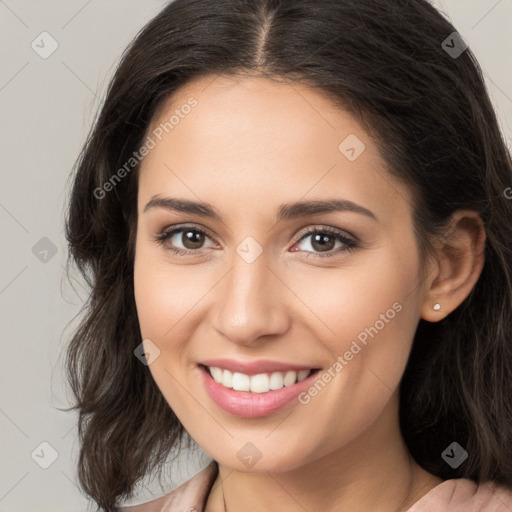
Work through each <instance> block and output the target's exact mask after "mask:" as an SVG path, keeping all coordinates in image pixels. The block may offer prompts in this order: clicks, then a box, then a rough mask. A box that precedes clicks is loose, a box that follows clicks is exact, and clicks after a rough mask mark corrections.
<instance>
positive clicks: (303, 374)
mask: <svg viewBox="0 0 512 512" xmlns="http://www.w3.org/2000/svg"><path fill="white" fill-rule="evenodd" d="M201 366H202V367H203V368H204V369H205V371H207V372H208V373H209V374H210V376H211V377H212V379H213V380H214V381H215V382H217V383H218V384H220V385H222V386H224V387H225V388H227V389H233V390H234V391H244V392H250V393H268V392H269V391H278V390H279V389H282V388H284V387H289V386H293V385H294V384H297V383H298V382H302V381H303V380H305V379H307V378H308V377H309V376H310V375H311V374H312V373H314V372H317V371H318V370H319V369H318V368H311V369H309V370H299V371H295V370H288V371H277V372H266V373H258V374H255V375H249V374H246V373H242V372H232V371H230V370H227V369H225V368H219V367H218V366H206V365H201Z"/></svg>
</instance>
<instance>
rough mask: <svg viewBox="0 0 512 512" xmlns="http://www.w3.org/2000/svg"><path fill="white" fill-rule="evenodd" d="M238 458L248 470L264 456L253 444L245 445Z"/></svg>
mask: <svg viewBox="0 0 512 512" xmlns="http://www.w3.org/2000/svg"><path fill="white" fill-rule="evenodd" d="M236 456H237V457H238V458H239V459H240V460H241V461H242V463H243V464H245V465H246V466H247V467H248V468H252V467H253V466H254V464H256V462H258V461H259V460H260V459H261V457H262V456H263V454H262V453H261V452H260V451H259V450H258V448H257V447H256V446H255V445H254V444H253V443H250V442H249V443H245V444H244V445H243V446H242V448H240V450H238V453H237V454H236Z"/></svg>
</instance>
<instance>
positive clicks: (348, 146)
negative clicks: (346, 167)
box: [338, 133, 366, 162]
mask: <svg viewBox="0 0 512 512" xmlns="http://www.w3.org/2000/svg"><path fill="white" fill-rule="evenodd" d="M338 149H339V151H340V153H341V154H342V155H343V156H344V157H346V158H347V160H350V161H351V162H353V161H354V160H356V158H359V157H360V156H361V153H363V151H364V150H365V149H366V146H365V145H364V143H363V141H362V140H361V139H360V138H359V137H358V136H357V135H355V134H353V133H351V134H350V135H349V136H348V137H346V138H345V139H344V140H343V141H342V142H341V144H340V145H339V146H338Z"/></svg>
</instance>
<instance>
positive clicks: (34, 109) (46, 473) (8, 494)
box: [0, 0, 512, 512]
mask: <svg viewBox="0 0 512 512" xmlns="http://www.w3.org/2000/svg"><path fill="white" fill-rule="evenodd" d="M211 1H214V0H211ZM312 1H313V0H312ZM165 3H166V2H165V1H163V0H160V1H157V0H151V1H145V2H142V0H139V1H135V0H122V1H121V0H108V1H105V0H101V1H100V0H89V1H86V0H84V1H77V0H76V1H75V0H73V1H70V0H67V1H64V0H61V1H56V0H54V1H49V0H46V1H44V2H43V1H40V2H38V1H35V0H33V1H24V0H5V1H4V0H0V38H1V45H0V51H1V63H2V65H1V68H0V111H1V119H2V133H1V137H0V150H1V151H0V154H1V155H2V158H1V162H0V165H1V168H2V173H1V179H2V187H1V194H0V225H1V229H2V242H3V243H2V265H1V268H0V303H1V311H2V316H1V319H2V323H1V335H2V343H3V351H4V352H3V353H4V354H6V357H5V358H3V359H1V361H0V367H1V373H0V375H1V376H0V379H1V382H0V433H1V444H0V461H1V462H0V512H31V511H36V510H37V511H38V512H58V511H67V512H74V511H85V510H86V509H87V500H86V499H85V498H84V497H83V496H82V495H81V494H80V492H79V491H78V488H77V486H76V483H75V481H76V474H75V465H76V456H77V452H78V443H77V437H76V428H75V423H76V416H75V413H73V412H68V413H66V412H62V411H59V410H58V409H57V407H61V408H63V407H67V406H69V404H70V401H69V400H70V394H69V391H67V390H66V383H65V376H64V373H63V360H64V359H63V348H64V347H65V345H66V343H67V341H68V340H69V336H70V333H71V331H72V329H73V327H74V326H75V325H76V320H74V321H73V317H74V316H75V315H76V313H77V312H78V310H79V308H80V306H81V304H82V302H83V300H84V298H85V296H86V292H85V289H84V288H83V285H82V283H81V282H80V281H79V280H75V281H74V284H73V286H71V285H70V284H68V283H67V281H66V279H65V277H64V274H63V266H64V263H65V261H66V246H65V239H64V235H63V222H64V204H65V201H66V198H67V193H68V190H69V183H68V176H69V173H70V171H71V169H72V166H73V164H74V161H75V159H76V157H77V156H78V153H79V150H80V148H81V146H82V144H83V143H84V141H85V137H86V134H87V132H88V130H89V128H90V126H91V123H92V121H93V118H94V115H95V112H96V110H97V108H98V107H99V105H100V102H101V98H102V97H103V94H104V92H105V89H106V86H107V84H108V80H109V78H110V76H111V74H112V72H113V70H114V68H115V65H116V64H117V62H118V60H119V58H120V55H121V52H122V51H123V49H124V48H125V47H126V45H127V44H128V43H129V42H130V41H131V40H132V38H133V37H134V36H135V34H136V33H137V32H138V30H139V29H140V28H141V27H142V26H143V25H144V24H145V23H146V21H148V20H149V19H150V18H151V17H152V16H154V15H155V14H156V13H157V12H158V11H159V10H160V9H161V8H162V7H163V6H164V5H165ZM434 4H435V5H436V6H437V7H439V8H440V9H441V10H442V11H443V12H445V13H446V14H447V15H448V16H449V17H450V19H451V21H452V22H453V24H454V25H455V27H456V28H457V30H458V31H459V32H460V33H461V35H462V36H463V37H464V38H465V40H466V41H467V42H468V43H469V45H470V47H471V49H472V51H473V52H474V53H475V55H476V57H477V59H478V60H479V62H480V64H481V66H482V69H483V71H484V73H485V77H486V81H487V84H488V87H489V92H490V96H491V99H492V101H493V103H494V105H495V107H496V110H497V113H498V117H499V120H500V124H501V127H502V130H503V132H504V134H505V136H506V138H507V141H508V143H509V146H510V141H511V134H512V72H511V68H510V55H511V54H512V38H511V35H510V26H511V23H512V0H499V1H496V0H443V1H436V2H434ZM44 31H46V32H48V33H49V34H50V35H51V37H52V38H53V39H54V40H56V41H57V43H58V48H57V50H56V51H55V52H54V53H53V54H51V55H50V56H49V57H48V58H46V59H43V58H42V57H41V56H40V55H39V54H38V53H36V51H35V50H34V49H33V48H32V47H31V44H32V41H34V40H35V41H36V43H35V44H39V46H40V48H39V50H38V51H40V52H42V51H48V49H50V48H51V46H50V43H51V41H50V39H45V43H44V48H42V45H43V44H42V43H41V42H40V41H41V38H39V37H38V36H39V35H40V34H41V33H42V32H44ZM38 41H39V43H38ZM440 43H441V42H440ZM41 239H43V240H41ZM45 251H46V252H45ZM55 251H56V253H55V254H53V252H55ZM42 442H47V443H49V444H50V445H51V447H53V449H54V450H55V452H56V454H57V458H56V460H55V461H54V462H53V463H52V464H51V465H50V466H49V467H48V468H47V469H43V468H42V467H40V464H44V463H49V462H51V456H52V449H51V448H48V447H47V446H45V445H43V446H42V447H41V446H40V444H41V443H42ZM34 450H35V451H34ZM89 508H90V507H89Z"/></svg>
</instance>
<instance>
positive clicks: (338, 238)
mask: <svg viewBox="0 0 512 512" xmlns="http://www.w3.org/2000/svg"><path fill="white" fill-rule="evenodd" d="M308 238H311V240H310V241H309V242H308V243H305V244H304V245H305V248H303V249H301V250H303V251H305V252H308V253H310V254H314V255H316V256H318V257H320V258H326V257H330V256H336V255H337V254H339V253H341V252H345V251H352V250H354V249H355V248H356V247H357V243H356V241H355V240H353V239H352V238H349V237H348V236H346V235H345V234H344V233H342V232H341V231H338V230H336V229H334V228H330V227H323V228H313V229H310V230H309V231H307V232H306V233H302V234H301V235H300V237H299V240H298V242H297V243H296V244H295V245H297V244H300V243H301V242H303V241H305V240H307V239H308ZM207 239H209V240H211V238H210V236H209V235H208V234H207V233H206V231H204V230H202V229H199V228H196V227H194V226H179V227H174V228H172V229H168V230H164V231H163V232H162V233H159V234H158V235H157V236H156V237H155V239H154V240H155V241H156V242H158V243H160V244H161V245H163V246H164V247H165V248H166V249H168V250H170V251H172V252H173V253H175V254H178V255H181V256H201V254H202V251H201V250H202V249H205V248H207V247H205V246H204V244H205V241H206V240H207ZM336 243H338V244H340V245H341V250H337V251H333V249H334V247H335V246H336ZM180 244H181V245H182V247H179V245H180ZM210 247H212V246H210ZM338 248H339V246H338ZM310 249H312V250H310ZM292 252H298V250H297V249H293V250H292ZM308 257H310V255H309V254H308V255H307V256H306V258H308Z"/></svg>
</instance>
